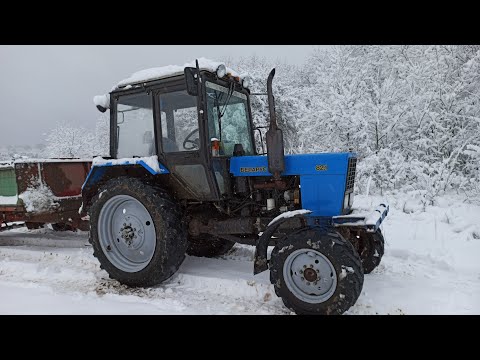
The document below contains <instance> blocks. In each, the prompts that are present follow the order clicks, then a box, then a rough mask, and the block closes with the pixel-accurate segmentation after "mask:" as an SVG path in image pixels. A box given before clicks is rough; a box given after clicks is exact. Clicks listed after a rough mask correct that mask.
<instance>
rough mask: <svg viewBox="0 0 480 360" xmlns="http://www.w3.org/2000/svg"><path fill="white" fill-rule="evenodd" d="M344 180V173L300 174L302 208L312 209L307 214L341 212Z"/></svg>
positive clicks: (335, 213)
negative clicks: (323, 174) (324, 174)
mask: <svg viewBox="0 0 480 360" xmlns="http://www.w3.org/2000/svg"><path fill="white" fill-rule="evenodd" d="M345 180H346V179H345V175H326V176H319V175H302V176H300V185H301V188H300V191H301V196H302V208H304V209H307V210H311V211H312V213H311V214H308V215H307V216H335V215H339V214H341V213H342V205H343V204H342V203H343V197H344V195H345Z"/></svg>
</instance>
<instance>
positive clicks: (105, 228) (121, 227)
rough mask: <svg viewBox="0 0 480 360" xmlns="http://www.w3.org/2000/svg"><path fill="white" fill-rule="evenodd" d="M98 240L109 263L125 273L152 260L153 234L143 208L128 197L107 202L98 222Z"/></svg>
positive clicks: (144, 265) (153, 229)
mask: <svg viewBox="0 0 480 360" xmlns="http://www.w3.org/2000/svg"><path fill="white" fill-rule="evenodd" d="M98 227H99V240H100V244H101V245H102V248H103V249H104V253H105V255H106V256H107V258H108V260H109V261H110V262H111V263H112V264H113V265H114V266H115V267H117V268H118V269H120V270H122V271H125V272H137V271H140V270H142V269H143V268H145V267H146V266H147V265H148V263H149V262H150V260H151V259H152V257H153V254H154V252H155V245H156V231H155V226H154V223H153V219H152V217H151V215H150V213H149V212H148V210H147V209H146V208H145V206H144V205H143V204H142V203H141V202H140V201H138V200H137V199H135V198H133V197H131V196H128V195H117V196H115V197H112V198H111V199H109V200H108V201H107V202H106V203H105V204H104V206H103V208H102V210H101V211H100V215H99V219H98Z"/></svg>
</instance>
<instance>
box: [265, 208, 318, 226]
mask: <svg viewBox="0 0 480 360" xmlns="http://www.w3.org/2000/svg"><path fill="white" fill-rule="evenodd" d="M311 212H312V211H311V210H305V209H302V210H293V211H285V212H284V213H282V214H280V215H278V216H277V217H276V218H275V219H273V220H272V221H270V222H269V223H268V225H267V226H270V225H272V224H273V223H276V222H277V221H278V220H280V219H285V218H291V217H294V216H297V215H303V214H310V213H311Z"/></svg>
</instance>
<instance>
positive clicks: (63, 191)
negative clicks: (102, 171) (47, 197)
mask: <svg viewBox="0 0 480 360" xmlns="http://www.w3.org/2000/svg"><path fill="white" fill-rule="evenodd" d="M90 167H91V163H90V162H71V163H70V162H60V163H52V162H49V163H43V164H42V170H41V171H42V178H43V180H44V182H45V184H46V185H47V186H48V187H49V188H50V189H51V190H52V192H53V194H54V195H55V196H57V197H67V196H79V195H81V193H82V185H83V183H84V182H85V179H86V177H87V175H88V172H89V171H90Z"/></svg>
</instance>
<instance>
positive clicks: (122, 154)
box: [117, 94, 155, 159]
mask: <svg viewBox="0 0 480 360" xmlns="http://www.w3.org/2000/svg"><path fill="white" fill-rule="evenodd" d="M117 145H118V146H117V158H119V159H120V158H131V157H133V156H140V157H141V156H151V155H154V154H155V142H154V131H153V112H152V98H151V96H150V95H147V94H135V95H126V96H120V98H119V99H118V103H117Z"/></svg>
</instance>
